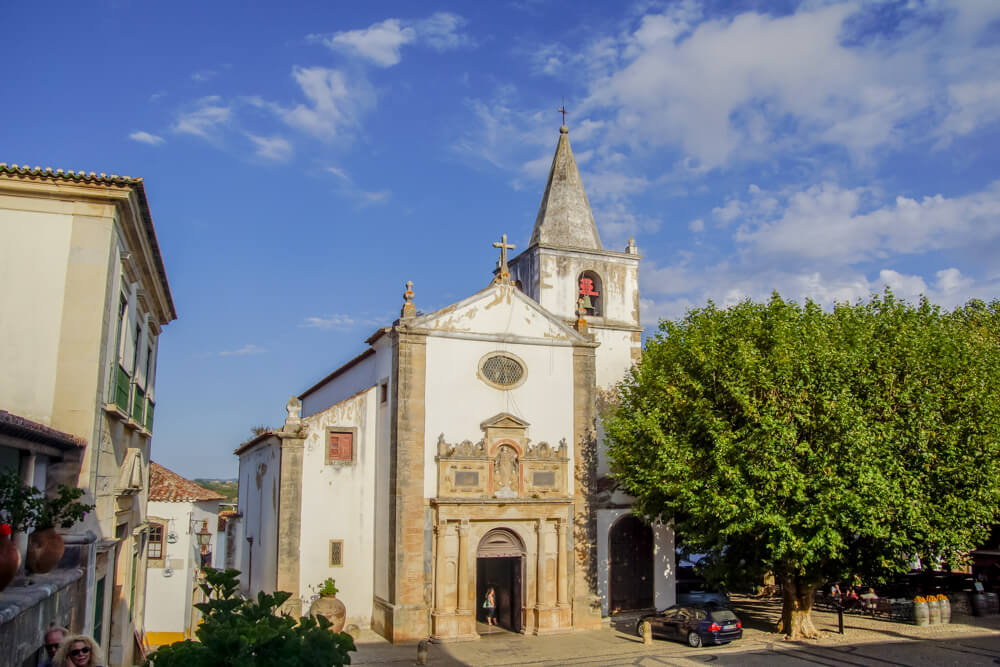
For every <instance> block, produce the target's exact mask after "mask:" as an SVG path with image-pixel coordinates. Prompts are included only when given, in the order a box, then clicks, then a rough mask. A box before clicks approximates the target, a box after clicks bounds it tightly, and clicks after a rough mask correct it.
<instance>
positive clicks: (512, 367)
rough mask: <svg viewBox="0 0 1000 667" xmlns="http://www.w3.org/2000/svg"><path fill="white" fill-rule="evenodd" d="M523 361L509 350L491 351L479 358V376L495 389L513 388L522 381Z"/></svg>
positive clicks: (525, 371) (524, 368)
mask: <svg viewBox="0 0 1000 667" xmlns="http://www.w3.org/2000/svg"><path fill="white" fill-rule="evenodd" d="M526 376H527V369H526V367H525V365H524V362H523V361H521V360H520V359H518V358H517V357H515V356H514V355H513V354H511V353H510V352H492V353H490V354H487V355H486V356H485V357H483V358H482V359H480V360H479V378H480V379H481V380H483V381H484V382H486V383H487V384H489V385H491V386H493V387H495V388H497V389H513V388H514V387H518V386H520V385H521V384H523V383H524V379H525V377H526Z"/></svg>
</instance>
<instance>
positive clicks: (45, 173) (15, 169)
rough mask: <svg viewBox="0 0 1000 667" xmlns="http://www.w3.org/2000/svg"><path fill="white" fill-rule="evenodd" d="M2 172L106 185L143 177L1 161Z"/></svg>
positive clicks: (129, 183)
mask: <svg viewBox="0 0 1000 667" xmlns="http://www.w3.org/2000/svg"><path fill="white" fill-rule="evenodd" d="M0 173H3V174H16V175H18V176H27V177H29V178H58V179H62V180H67V181H83V182H87V183H103V184H106V185H135V184H137V183H142V179H141V178H132V177H131V176H119V175H118V174H111V175H110V176H109V175H107V174H105V173H103V172H102V173H100V174H97V173H94V172H92V171H91V172H89V173H88V172H86V171H73V170H72V169H70V170H68V171H63V170H62V169H55V170H53V169H52V167H45V168H44V169H42V168H41V167H29V166H28V165H26V164H25V165H16V164H7V163H6V162H0Z"/></svg>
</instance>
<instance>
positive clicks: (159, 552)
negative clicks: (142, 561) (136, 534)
mask: <svg viewBox="0 0 1000 667" xmlns="http://www.w3.org/2000/svg"><path fill="white" fill-rule="evenodd" d="M146 557H147V558H163V526H162V525H161V524H158V523H154V524H151V525H150V527H149V542H148V543H147V544H146Z"/></svg>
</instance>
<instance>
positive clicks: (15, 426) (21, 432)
mask: <svg viewBox="0 0 1000 667" xmlns="http://www.w3.org/2000/svg"><path fill="white" fill-rule="evenodd" d="M0 432H3V433H9V434H10V435H13V436H15V437H19V438H24V439H27V440H34V441H37V442H42V443H45V444H50V445H53V446H55V447H59V448H60V449H73V448H74V447H86V446H87V441H86V440H84V439H83V438H81V437H79V436H76V435H73V434H71V433H64V432H63V431H59V430H56V429H54V428H52V427H50V426H46V425H45V424H39V423H38V422H35V421H31V420H30V419H25V418H24V417H21V416H19V415H15V414H12V413H10V412H7V411H6V410H0Z"/></svg>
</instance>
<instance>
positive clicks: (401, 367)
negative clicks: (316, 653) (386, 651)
mask: <svg viewBox="0 0 1000 667" xmlns="http://www.w3.org/2000/svg"><path fill="white" fill-rule="evenodd" d="M392 336H393V376H394V380H395V381H394V382H393V386H394V387H395V396H394V399H395V400H394V401H393V414H392V422H391V433H390V454H389V494H390V495H389V522H390V526H389V596H390V599H389V600H387V601H386V602H387V604H385V608H384V609H383V610H380V614H379V616H380V617H381V618H384V619H385V620H384V621H383V622H382V623H383V624H384V625H383V627H377V628H376V629H377V630H380V631H382V634H384V635H385V636H386V637H387V638H388V639H389V640H391V641H393V642H399V641H413V640H419V639H424V638H426V637H427V635H428V631H429V623H430V619H429V618H428V616H429V609H428V595H427V594H426V591H425V586H426V585H428V584H429V581H427V577H426V576H425V562H426V561H427V559H429V558H430V554H429V553H428V549H426V548H425V539H424V516H425V507H424V414H425V408H424V396H425V383H426V369H427V337H426V336H425V335H422V334H416V333H411V332H408V331H407V330H406V328H405V325H400V326H398V327H397V328H396V329H394V331H393V333H392Z"/></svg>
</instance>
